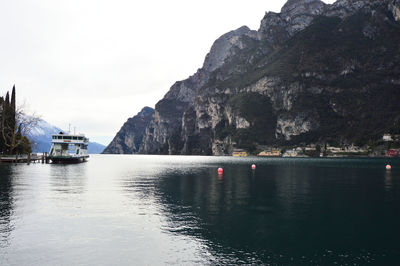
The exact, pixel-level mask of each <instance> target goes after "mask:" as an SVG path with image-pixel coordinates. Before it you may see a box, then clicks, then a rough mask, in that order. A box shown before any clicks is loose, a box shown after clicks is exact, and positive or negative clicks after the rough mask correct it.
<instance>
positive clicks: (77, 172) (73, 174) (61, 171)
mask: <svg viewBox="0 0 400 266" xmlns="http://www.w3.org/2000/svg"><path fill="white" fill-rule="evenodd" d="M86 166H87V162H85V163H81V164H67V165H63V164H55V165H52V166H51V168H50V184H51V186H52V189H53V190H54V191H55V192H59V193H67V194H74V193H78V194H79V193H83V192H84V191H85V184H86V179H87V175H86Z"/></svg>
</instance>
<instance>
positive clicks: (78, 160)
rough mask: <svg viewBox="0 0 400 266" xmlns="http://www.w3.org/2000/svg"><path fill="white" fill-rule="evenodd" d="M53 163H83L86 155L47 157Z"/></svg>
mask: <svg viewBox="0 0 400 266" xmlns="http://www.w3.org/2000/svg"><path fill="white" fill-rule="evenodd" d="M48 158H49V159H50V160H51V162H52V163H54V164H73V163H83V162H85V161H86V160H87V158H88V157H53V156H49V157H48Z"/></svg>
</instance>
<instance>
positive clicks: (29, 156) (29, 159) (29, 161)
mask: <svg viewBox="0 0 400 266" xmlns="http://www.w3.org/2000/svg"><path fill="white" fill-rule="evenodd" d="M30 164H31V153H28V165H30Z"/></svg>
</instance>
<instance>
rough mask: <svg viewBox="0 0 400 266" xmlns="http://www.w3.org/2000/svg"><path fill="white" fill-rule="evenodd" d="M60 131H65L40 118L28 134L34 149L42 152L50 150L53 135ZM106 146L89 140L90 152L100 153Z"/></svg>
mask: <svg viewBox="0 0 400 266" xmlns="http://www.w3.org/2000/svg"><path fill="white" fill-rule="evenodd" d="M59 132H64V130H62V129H60V128H58V127H56V126H53V125H51V124H50V123H48V122H46V121H44V120H43V119H40V120H39V121H38V123H37V125H36V126H35V127H34V128H33V129H32V130H31V131H30V132H29V135H28V138H29V140H30V142H31V143H32V151H33V152H40V153H41V152H48V151H49V150H50V147H51V135H53V134H57V133H59ZM104 148H105V146H104V145H102V144H100V143H96V142H89V145H88V152H89V154H98V153H101V152H102V151H103V150H104Z"/></svg>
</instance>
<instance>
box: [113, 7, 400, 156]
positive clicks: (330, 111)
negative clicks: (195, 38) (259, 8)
mask: <svg viewBox="0 0 400 266" xmlns="http://www.w3.org/2000/svg"><path fill="white" fill-rule="evenodd" d="M399 22H400V0H338V1H336V2H335V3H333V4H331V5H328V4H325V3H323V2H322V1H320V0H289V1H287V3H286V4H285V5H284V6H283V7H282V10H281V12H280V13H274V12H267V13H266V14H265V16H264V18H263V19H262V21H261V25H260V28H259V29H258V31H253V30H250V29H249V28H247V27H245V26H243V27H240V28H239V29H237V30H234V31H231V32H228V33H226V34H224V35H222V36H221V37H220V38H218V39H217V40H216V41H215V42H214V44H213V46H212V47H211V50H210V52H209V54H207V56H206V58H205V61H204V64H203V66H202V68H200V69H199V70H198V71H197V72H196V73H195V74H194V75H192V76H191V77H189V78H187V79H186V80H183V81H178V82H176V83H175V84H174V85H173V86H172V87H171V88H170V90H169V92H168V93H167V94H166V95H165V96H164V98H163V99H161V100H160V101H159V102H158V103H157V104H156V107H155V112H154V115H153V116H152V118H151V120H150V121H149V122H148V125H147V126H146V128H145V130H144V133H143V135H142V136H137V139H141V140H142V141H141V143H140V144H139V143H137V142H136V143H135V144H134V145H133V144H129V143H126V144H127V147H126V149H128V150H129V149H131V148H133V146H135V152H137V151H138V152H139V153H146V154H201V155H224V154H230V153H231V152H232V150H233V149H234V148H245V149H248V150H256V149H258V147H260V146H262V145H271V146H273V145H283V146H284V145H297V144H300V143H326V142H328V143H329V142H331V143H356V144H359V145H364V144H367V143H369V142H371V141H374V140H376V139H379V138H381V137H382V135H383V134H384V133H385V132H388V131H395V130H397V129H396V125H398V124H399V123H400V105H399V104H398V103H399V102H400V78H399V77H400V23H399ZM130 127H131V128H134V127H135V125H134V124H131V125H130ZM125 129H127V128H125ZM125 129H124V132H121V134H122V133H123V135H129V134H131V132H130V131H129V130H125ZM121 130H122V129H121ZM399 133H400V132H399ZM118 134H120V132H119V133H118ZM118 134H117V135H118ZM135 135H137V134H135ZM120 137H121V135H120ZM138 144H139V145H138ZM129 145H131V146H130V147H129ZM138 146H139V148H137V147H138ZM113 152H116V153H120V152H121V151H118V150H114V151H113Z"/></svg>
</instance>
